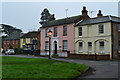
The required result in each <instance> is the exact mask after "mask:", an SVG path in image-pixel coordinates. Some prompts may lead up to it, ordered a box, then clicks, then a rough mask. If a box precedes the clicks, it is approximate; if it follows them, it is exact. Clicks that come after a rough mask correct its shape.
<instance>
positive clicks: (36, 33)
mask: <svg viewBox="0 0 120 80" xmlns="http://www.w3.org/2000/svg"><path fill="white" fill-rule="evenodd" d="M38 34H39V31H33V32H28V33H26V34H24V35H23V36H21V38H37V36H38Z"/></svg>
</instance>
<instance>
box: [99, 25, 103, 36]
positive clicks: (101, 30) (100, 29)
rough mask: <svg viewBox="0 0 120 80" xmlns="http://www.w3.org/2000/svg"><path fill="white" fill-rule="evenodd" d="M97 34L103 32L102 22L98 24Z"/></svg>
mask: <svg viewBox="0 0 120 80" xmlns="http://www.w3.org/2000/svg"><path fill="white" fill-rule="evenodd" d="M98 30H99V34H104V24H99V25H98Z"/></svg>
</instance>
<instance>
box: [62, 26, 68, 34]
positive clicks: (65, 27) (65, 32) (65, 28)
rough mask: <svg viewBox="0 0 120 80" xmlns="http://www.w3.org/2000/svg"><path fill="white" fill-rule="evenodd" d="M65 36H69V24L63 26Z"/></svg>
mask: <svg viewBox="0 0 120 80" xmlns="http://www.w3.org/2000/svg"><path fill="white" fill-rule="evenodd" d="M63 36H67V25H64V26H63Z"/></svg>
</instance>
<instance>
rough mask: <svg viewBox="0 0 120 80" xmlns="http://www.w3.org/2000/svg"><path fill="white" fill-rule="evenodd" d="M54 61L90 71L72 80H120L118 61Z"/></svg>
mask: <svg viewBox="0 0 120 80" xmlns="http://www.w3.org/2000/svg"><path fill="white" fill-rule="evenodd" d="M2 56H14V57H25V58H44V59H48V58H47V57H39V56H32V55H2ZM52 59H54V60H60V61H67V62H73V63H78V64H85V65H87V66H89V67H90V69H89V70H88V71H87V72H86V73H85V74H83V75H82V76H77V77H76V78H74V79H73V80H120V70H119V64H120V62H119V61H104V60H99V61H96V60H80V59H63V58H52Z"/></svg>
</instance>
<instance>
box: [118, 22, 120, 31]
mask: <svg viewBox="0 0 120 80" xmlns="http://www.w3.org/2000/svg"><path fill="white" fill-rule="evenodd" d="M118 31H119V32H120V24H118Z"/></svg>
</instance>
